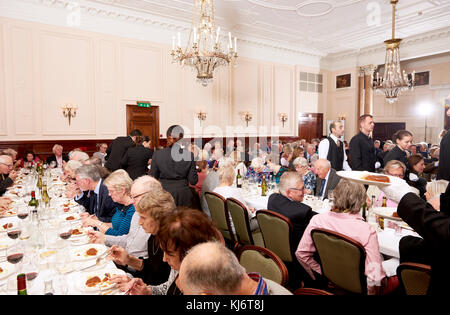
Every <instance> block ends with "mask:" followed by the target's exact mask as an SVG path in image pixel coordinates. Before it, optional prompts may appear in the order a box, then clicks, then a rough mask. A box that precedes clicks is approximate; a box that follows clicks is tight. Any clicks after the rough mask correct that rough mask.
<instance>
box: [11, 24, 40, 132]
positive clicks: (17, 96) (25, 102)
mask: <svg viewBox="0 0 450 315" xmlns="http://www.w3.org/2000/svg"><path fill="white" fill-rule="evenodd" d="M10 34H11V36H10V41H11V46H10V47H11V55H10V57H11V80H12V88H13V89H12V98H13V101H12V106H13V109H14V126H15V134H16V135H34V134H35V133H36V123H35V122H36V121H37V120H36V117H37V112H36V111H37V107H36V106H34V104H35V99H34V98H33V82H34V72H33V54H34V48H33V34H32V31H31V29H29V28H22V27H11V28H10Z"/></svg>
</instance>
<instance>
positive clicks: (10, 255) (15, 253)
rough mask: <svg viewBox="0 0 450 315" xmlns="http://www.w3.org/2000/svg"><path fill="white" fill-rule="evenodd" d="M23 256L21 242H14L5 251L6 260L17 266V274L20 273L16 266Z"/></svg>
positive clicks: (18, 266) (19, 267) (18, 267)
mask: <svg viewBox="0 0 450 315" xmlns="http://www.w3.org/2000/svg"><path fill="white" fill-rule="evenodd" d="M23 256H24V247H23V244H22V243H21V242H14V244H12V245H11V246H8V248H7V249H6V260H7V261H8V262H9V263H10V264H13V265H17V268H16V270H17V272H18V273H20V269H21V266H20V265H18V264H19V263H20V262H21V261H22V259H23Z"/></svg>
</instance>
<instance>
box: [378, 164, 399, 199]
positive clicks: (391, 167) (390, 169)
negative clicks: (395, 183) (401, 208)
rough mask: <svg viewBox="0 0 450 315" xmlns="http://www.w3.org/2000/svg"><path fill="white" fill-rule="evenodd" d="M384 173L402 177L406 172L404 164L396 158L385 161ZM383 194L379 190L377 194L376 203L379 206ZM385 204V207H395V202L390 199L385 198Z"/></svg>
mask: <svg viewBox="0 0 450 315" xmlns="http://www.w3.org/2000/svg"><path fill="white" fill-rule="evenodd" d="M383 172H384V174H386V175H391V176H395V177H398V178H403V177H404V176H405V172H406V165H405V164H404V163H402V162H400V161H397V160H390V161H389V162H387V163H386V165H385V166H384V171H383ZM384 196H385V194H384V193H383V192H382V191H381V192H380V194H379V195H378V199H377V202H376V204H377V205H379V206H381V204H382V202H383V197H384ZM386 206H387V207H395V208H396V207H397V203H395V202H393V201H392V200H390V199H386Z"/></svg>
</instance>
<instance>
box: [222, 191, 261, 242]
mask: <svg viewBox="0 0 450 315" xmlns="http://www.w3.org/2000/svg"><path fill="white" fill-rule="evenodd" d="M226 208H227V211H228V213H229V215H230V217H231V220H232V221H233V225H234V229H235V231H236V241H237V242H238V243H239V245H240V246H244V245H257V246H261V247H264V242H263V239H262V234H261V231H260V229H257V230H255V231H253V232H252V231H251V229H250V219H249V216H248V212H247V208H246V207H245V206H244V205H243V204H242V203H241V202H239V201H238V200H236V199H234V198H228V199H227V200H226Z"/></svg>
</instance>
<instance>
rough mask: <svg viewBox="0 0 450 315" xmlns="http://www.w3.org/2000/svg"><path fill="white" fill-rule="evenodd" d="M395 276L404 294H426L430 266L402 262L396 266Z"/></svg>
mask: <svg viewBox="0 0 450 315" xmlns="http://www.w3.org/2000/svg"><path fill="white" fill-rule="evenodd" d="M397 276H398V281H399V282H400V287H401V288H402V290H403V292H404V293H405V294H406V295H426V294H427V292H428V287H429V285H430V278H431V267H430V266H429V265H423V264H417V263H411V262H404V263H401V264H400V265H399V266H398V267H397Z"/></svg>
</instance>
